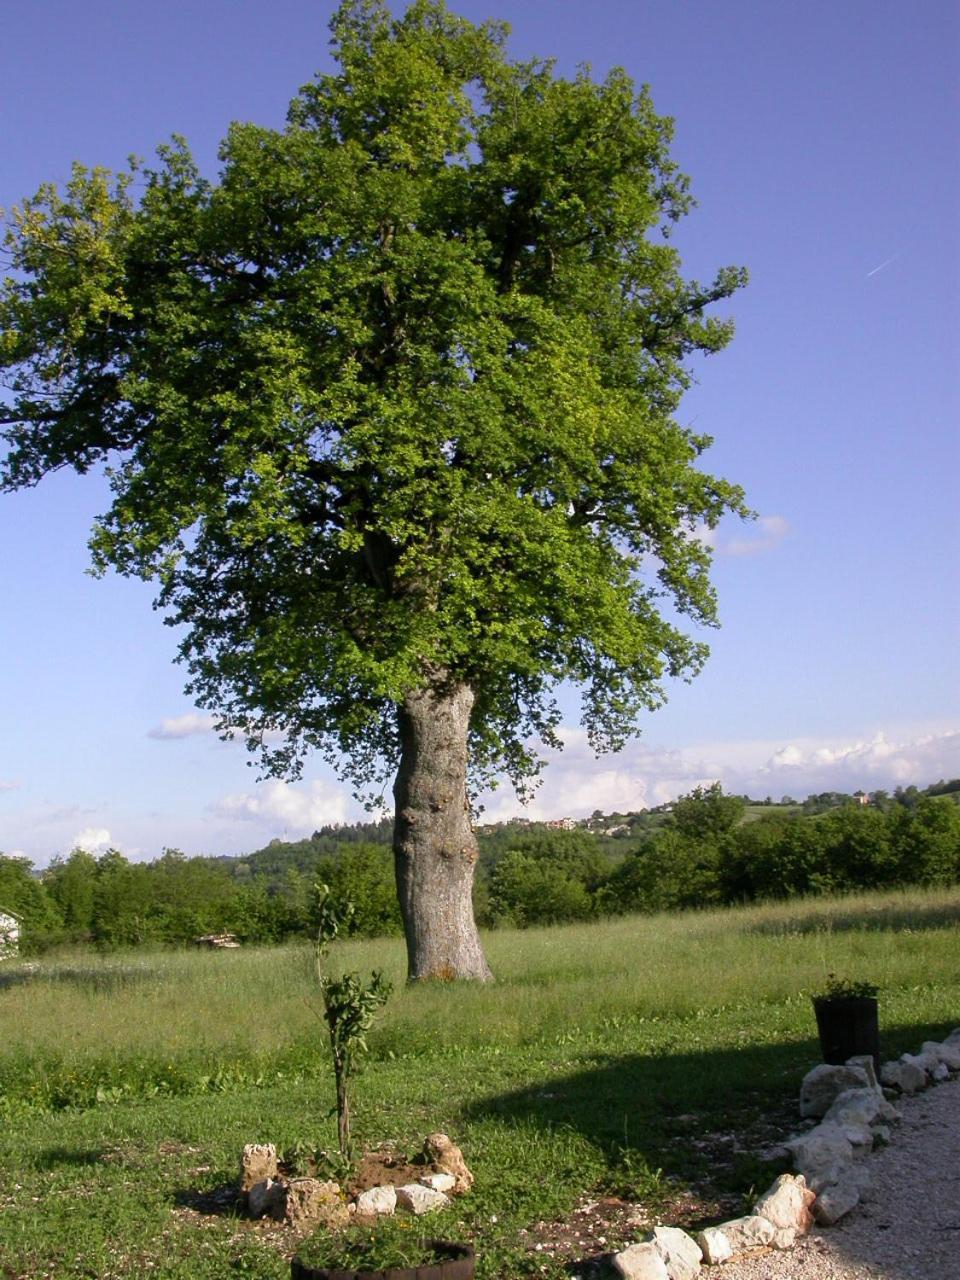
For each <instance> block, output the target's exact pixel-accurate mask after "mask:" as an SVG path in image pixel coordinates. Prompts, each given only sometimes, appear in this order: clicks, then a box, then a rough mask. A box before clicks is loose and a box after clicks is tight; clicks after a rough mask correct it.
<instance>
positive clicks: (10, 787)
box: [0, 778, 20, 791]
mask: <svg viewBox="0 0 960 1280" xmlns="http://www.w3.org/2000/svg"><path fill="white" fill-rule="evenodd" d="M19 789H20V783H19V782H14V781H12V780H11V781H9V782H8V781H5V780H4V779H3V778H0V791H18V790H19Z"/></svg>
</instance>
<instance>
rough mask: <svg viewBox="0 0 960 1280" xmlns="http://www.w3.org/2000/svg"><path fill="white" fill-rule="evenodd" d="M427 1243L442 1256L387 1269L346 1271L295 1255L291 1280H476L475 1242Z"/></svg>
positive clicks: (435, 1241)
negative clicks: (308, 1263) (312, 1263)
mask: <svg viewBox="0 0 960 1280" xmlns="http://www.w3.org/2000/svg"><path fill="white" fill-rule="evenodd" d="M428 1244H430V1246H431V1247H432V1248H433V1249H434V1250H435V1251H436V1252H437V1253H438V1254H440V1256H441V1260H440V1261H438V1262H424V1263H422V1264H421V1265H420V1266H419V1267H388V1268H387V1269H386V1270H385V1271H344V1270H343V1268H342V1267H308V1266H306V1265H304V1263H302V1262H301V1261H300V1259H299V1258H294V1260H293V1262H292V1263H291V1264H290V1278H291V1280H473V1277H474V1270H475V1267H476V1256H475V1254H474V1251H473V1246H472V1245H469V1244H454V1243H453V1242H451V1241H449V1240H430V1241H428Z"/></svg>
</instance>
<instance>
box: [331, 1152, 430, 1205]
mask: <svg viewBox="0 0 960 1280" xmlns="http://www.w3.org/2000/svg"><path fill="white" fill-rule="evenodd" d="M423 1172H424V1163H423V1161H422V1160H420V1161H419V1163H417V1162H416V1161H414V1160H410V1159H408V1158H407V1156H405V1155H404V1154H403V1153H402V1152H400V1151H398V1150H397V1149H396V1147H394V1146H392V1145H391V1144H390V1143H384V1145H383V1146H380V1147H377V1148H376V1150H375V1151H366V1152H364V1154H363V1156H361V1158H360V1163H359V1164H358V1165H357V1169H356V1172H355V1173H354V1174H353V1176H352V1177H351V1179H350V1181H349V1182H348V1183H347V1184H346V1190H347V1194H348V1195H350V1196H358V1195H359V1194H360V1193H361V1191H369V1190H370V1188H371V1187H383V1186H387V1185H389V1186H393V1187H404V1186H406V1185H407V1184H408V1183H410V1182H416V1180H417V1179H418V1178H420V1177H422V1176H423Z"/></svg>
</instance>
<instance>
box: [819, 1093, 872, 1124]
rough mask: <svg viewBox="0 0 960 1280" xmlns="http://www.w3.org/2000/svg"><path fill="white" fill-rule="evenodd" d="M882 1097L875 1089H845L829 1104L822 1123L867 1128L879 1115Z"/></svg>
mask: <svg viewBox="0 0 960 1280" xmlns="http://www.w3.org/2000/svg"><path fill="white" fill-rule="evenodd" d="M882 1101H883V1097H882V1095H881V1094H879V1093H878V1092H877V1091H876V1089H870V1088H867V1089H845V1090H844V1091H843V1093H841V1094H839V1095H838V1096H837V1097H836V1098H835V1099H834V1101H833V1102H832V1103H831V1104H830V1109H829V1111H827V1113H826V1115H825V1116H824V1117H823V1118H824V1122H825V1123H826V1122H829V1121H833V1123H834V1124H839V1125H848V1124H852V1125H859V1126H869V1125H871V1124H873V1122H874V1121H875V1120H876V1119H877V1118H878V1116H879V1115H880V1104H881V1102H882Z"/></svg>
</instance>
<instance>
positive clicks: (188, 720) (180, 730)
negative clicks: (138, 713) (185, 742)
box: [147, 711, 217, 740]
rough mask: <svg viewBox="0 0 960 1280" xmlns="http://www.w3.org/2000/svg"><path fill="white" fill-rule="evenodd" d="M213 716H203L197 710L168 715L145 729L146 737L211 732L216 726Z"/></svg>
mask: <svg viewBox="0 0 960 1280" xmlns="http://www.w3.org/2000/svg"><path fill="white" fill-rule="evenodd" d="M216 723H217V722H216V719H215V717H213V716H203V715H200V713H199V712H197V711H188V712H187V714H186V715H183V716H170V717H168V718H167V719H166V720H161V721H160V723H159V724H158V725H154V727H153V728H152V729H148V730H147V737H148V738H160V739H162V740H166V739H168V738H193V737H196V736H197V735H198V734H203V733H213V731H214V729H215V728H216Z"/></svg>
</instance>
